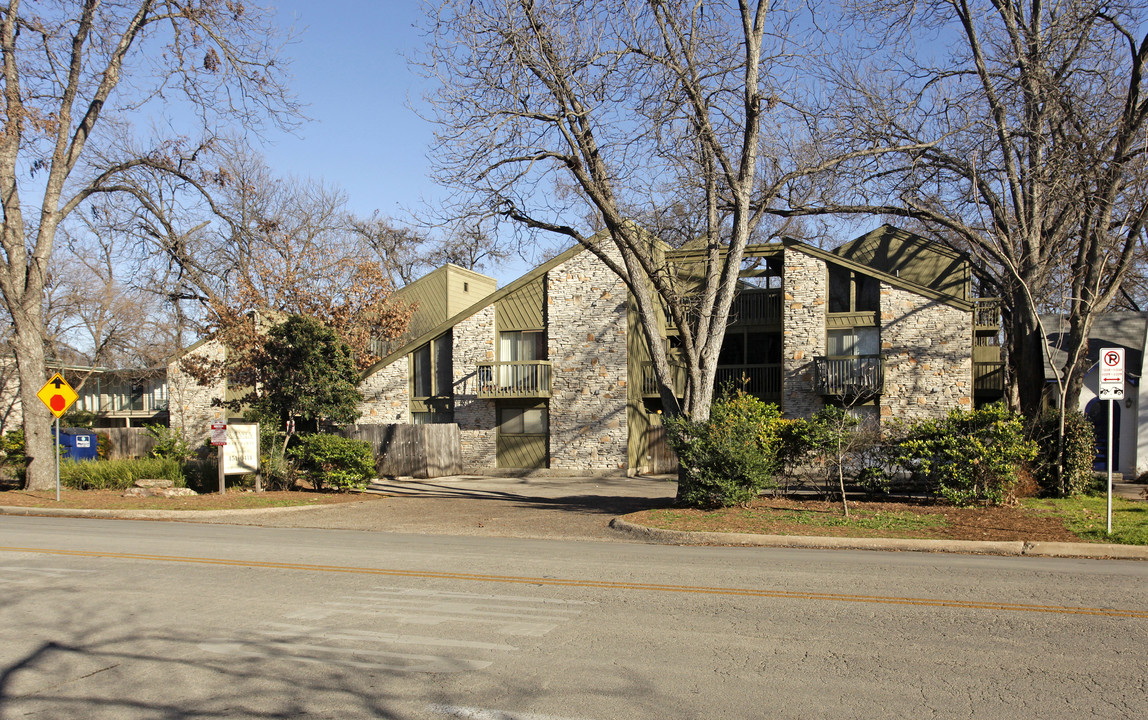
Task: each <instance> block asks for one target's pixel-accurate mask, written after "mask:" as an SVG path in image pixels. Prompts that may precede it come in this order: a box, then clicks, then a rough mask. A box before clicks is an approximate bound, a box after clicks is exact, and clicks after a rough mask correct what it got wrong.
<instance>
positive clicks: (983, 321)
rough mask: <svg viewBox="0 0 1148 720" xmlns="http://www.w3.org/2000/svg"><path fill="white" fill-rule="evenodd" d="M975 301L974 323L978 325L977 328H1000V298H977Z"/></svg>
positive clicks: (993, 329)
mask: <svg viewBox="0 0 1148 720" xmlns="http://www.w3.org/2000/svg"><path fill="white" fill-rule="evenodd" d="M973 303H974V304H973V325H974V326H975V327H976V329H977V330H992V331H998V330H1000V328H1001V301H1000V298H976V299H975V300H974V301H973Z"/></svg>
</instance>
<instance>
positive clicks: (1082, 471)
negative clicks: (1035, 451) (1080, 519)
mask: <svg viewBox="0 0 1148 720" xmlns="http://www.w3.org/2000/svg"><path fill="white" fill-rule="evenodd" d="M1059 426H1060V411H1058V410H1046V411H1045V412H1043V413H1041V415H1040V417H1038V418H1037V420H1036V422H1034V423H1033V424H1032V428H1031V429H1030V430H1029V436H1030V437H1031V438H1032V440H1033V442H1035V443H1036V444H1037V446H1038V447H1041V448H1044V452H1042V453H1041V454H1040V455H1038V456H1037V458H1036V459H1035V460H1034V461H1033V463H1032V472H1033V475H1035V476H1036V481H1037V483H1038V484H1039V485H1040V492H1041V494H1042V495H1051V496H1066V497H1069V496H1073V495H1081V494H1084V493H1086V492H1088V491H1089V490H1090V489H1091V487H1092V480H1093V472H1092V464H1093V462H1095V460H1096V435H1095V433H1094V432H1093V429H1092V422H1091V421H1089V419H1088V416H1086V415H1085V414H1084V413H1082V412H1080V411H1079V410H1069V411H1068V412H1066V413H1065V415H1064V472H1063V474H1062V476H1061V481H1060V483H1058V482H1057V477H1056V442H1057V435H1058V434H1059V432H1060V430H1059Z"/></svg>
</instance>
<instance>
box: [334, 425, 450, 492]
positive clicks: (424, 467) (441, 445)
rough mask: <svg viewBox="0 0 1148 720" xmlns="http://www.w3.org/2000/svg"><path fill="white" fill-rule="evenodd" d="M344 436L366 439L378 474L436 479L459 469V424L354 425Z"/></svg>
mask: <svg viewBox="0 0 1148 720" xmlns="http://www.w3.org/2000/svg"><path fill="white" fill-rule="evenodd" d="M344 433H345V434H346V435H347V437H352V438H356V439H358V440H366V441H367V442H369V443H370V444H371V447H372V448H373V449H374V451H375V458H376V460H375V463H376V465H375V466H376V467H377V468H378V472H379V475H380V476H383V475H391V476H395V475H409V476H411V477H417V478H435V477H442V476H444V475H458V474H459V473H461V472H462V445H461V443H460V441H459V432H458V425H456V424H454V423H444V424H434V425H353V426H351V427H350V428H347V429H346V430H345V431H344Z"/></svg>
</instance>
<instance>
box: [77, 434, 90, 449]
mask: <svg viewBox="0 0 1148 720" xmlns="http://www.w3.org/2000/svg"><path fill="white" fill-rule="evenodd" d="M91 446H92V436H91V435H77V436H76V447H78V448H90V447H91Z"/></svg>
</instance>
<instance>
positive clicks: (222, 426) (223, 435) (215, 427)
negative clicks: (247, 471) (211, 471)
mask: <svg viewBox="0 0 1148 720" xmlns="http://www.w3.org/2000/svg"><path fill="white" fill-rule="evenodd" d="M211 444H212V445H214V446H215V447H217V448H219V455H218V456H217V457H216V464H217V465H218V466H219V494H220V495H222V494H223V493H224V492H226V488H225V485H224V479H223V478H224V472H223V448H225V447H226V446H227V423H223V422H213V423H211Z"/></svg>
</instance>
